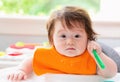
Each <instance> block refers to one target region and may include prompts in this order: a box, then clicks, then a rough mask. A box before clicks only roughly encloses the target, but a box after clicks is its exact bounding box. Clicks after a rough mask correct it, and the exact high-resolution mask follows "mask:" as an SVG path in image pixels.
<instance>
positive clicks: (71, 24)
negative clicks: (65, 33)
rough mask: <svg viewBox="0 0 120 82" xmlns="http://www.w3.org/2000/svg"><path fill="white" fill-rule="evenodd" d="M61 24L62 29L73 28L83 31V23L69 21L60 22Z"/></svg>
mask: <svg viewBox="0 0 120 82" xmlns="http://www.w3.org/2000/svg"><path fill="white" fill-rule="evenodd" d="M61 24H62V26H63V27H64V28H67V29H73V28H78V29H80V28H82V29H83V28H84V26H85V25H84V23H83V22H81V21H69V22H67V21H62V23H61Z"/></svg>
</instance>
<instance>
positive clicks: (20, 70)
mask: <svg viewBox="0 0 120 82" xmlns="http://www.w3.org/2000/svg"><path fill="white" fill-rule="evenodd" d="M32 71H33V69H32V57H30V58H27V59H26V60H24V61H23V62H22V63H21V64H20V65H19V66H18V67H17V69H16V70H15V71H14V72H13V73H11V74H8V76H7V78H8V80H22V79H23V80H24V79H26V78H27V76H28V75H29V74H30V73H32Z"/></svg>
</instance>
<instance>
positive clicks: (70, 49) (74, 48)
mask: <svg viewBox="0 0 120 82" xmlns="http://www.w3.org/2000/svg"><path fill="white" fill-rule="evenodd" d="M66 50H75V48H67V49H66Z"/></svg>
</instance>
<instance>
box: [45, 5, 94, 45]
mask: <svg viewBox="0 0 120 82" xmlns="http://www.w3.org/2000/svg"><path fill="white" fill-rule="evenodd" d="M57 20H59V21H61V23H62V24H63V26H64V25H65V26H67V28H68V29H71V28H73V27H74V25H75V24H79V25H84V29H85V31H86V33H87V37H88V40H95V38H96V37H95V35H96V33H95V32H94V31H93V29H92V24H91V23H92V22H91V19H90V17H89V15H88V13H87V12H86V11H85V10H84V9H82V8H79V7H75V6H67V7H64V8H62V9H60V10H57V11H54V12H53V13H52V14H51V16H50V18H49V20H48V22H47V31H48V39H49V42H50V44H51V43H53V38H52V37H53V33H54V29H55V28H54V25H55V22H56V21H57Z"/></svg>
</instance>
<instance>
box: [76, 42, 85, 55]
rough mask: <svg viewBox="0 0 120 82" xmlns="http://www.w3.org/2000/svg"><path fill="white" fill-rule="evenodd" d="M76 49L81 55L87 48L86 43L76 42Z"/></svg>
mask: <svg viewBox="0 0 120 82" xmlns="http://www.w3.org/2000/svg"><path fill="white" fill-rule="evenodd" d="M76 48H77V49H78V51H79V53H81V54H82V53H83V52H84V51H85V50H86V48H87V41H84V42H77V44H76Z"/></svg>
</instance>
